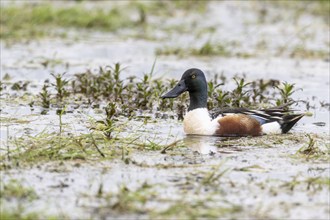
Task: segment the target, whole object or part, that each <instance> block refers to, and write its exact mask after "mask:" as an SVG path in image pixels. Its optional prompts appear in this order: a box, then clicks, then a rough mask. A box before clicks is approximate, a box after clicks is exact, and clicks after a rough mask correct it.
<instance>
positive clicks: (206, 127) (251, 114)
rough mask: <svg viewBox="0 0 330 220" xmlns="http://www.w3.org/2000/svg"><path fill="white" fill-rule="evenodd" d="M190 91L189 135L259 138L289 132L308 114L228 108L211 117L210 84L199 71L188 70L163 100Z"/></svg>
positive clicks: (187, 118) (186, 120) (270, 109)
mask: <svg viewBox="0 0 330 220" xmlns="http://www.w3.org/2000/svg"><path fill="white" fill-rule="evenodd" d="M186 91H188V92H189V97H190V105H189V108H188V113H187V114H186V115H185V117H184V121H183V124H184V131H185V133H186V134H197V135H217V136H259V135H263V134H280V133H287V132H288V131H289V130H290V129H291V128H292V127H293V125H294V124H296V123H297V122H298V121H299V120H300V119H301V118H302V117H303V116H304V114H291V115H289V114H288V111H287V110H285V109H284V108H283V106H282V107H276V108H269V109H261V110H249V109H245V108H237V109H224V110H222V111H218V112H216V113H214V114H210V113H209V111H208V109H207V82H206V78H205V75H204V73H203V72H202V71H201V70H199V69H188V70H187V71H185V72H184V74H183V75H182V77H181V80H180V81H179V83H178V84H177V85H176V86H175V87H174V88H173V89H172V90H171V91H169V92H168V93H166V94H164V95H163V96H162V98H175V97H178V96H179V95H180V94H182V93H184V92H186Z"/></svg>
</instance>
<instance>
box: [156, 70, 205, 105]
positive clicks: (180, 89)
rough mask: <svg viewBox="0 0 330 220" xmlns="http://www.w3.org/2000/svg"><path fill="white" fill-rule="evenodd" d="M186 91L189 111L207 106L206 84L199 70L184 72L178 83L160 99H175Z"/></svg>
mask: <svg viewBox="0 0 330 220" xmlns="http://www.w3.org/2000/svg"><path fill="white" fill-rule="evenodd" d="M186 91H188V92H189V96H190V106H189V109H188V110H189V111H190V110H193V109H196V108H206V106H207V82H206V78H205V75H204V73H203V71H201V70H200V69H195V68H193V69H188V70H187V71H185V72H184V73H183V75H182V77H181V79H180V81H179V83H178V84H177V85H176V86H175V87H174V88H173V89H172V90H171V91H169V92H168V93H166V94H165V95H163V96H162V98H175V97H178V96H179V95H180V94H182V93H184V92H186Z"/></svg>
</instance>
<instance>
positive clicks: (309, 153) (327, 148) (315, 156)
mask: <svg viewBox="0 0 330 220" xmlns="http://www.w3.org/2000/svg"><path fill="white" fill-rule="evenodd" d="M306 137H307V138H308V140H307V141H306V142H307V143H306V144H305V145H304V146H302V147H301V148H300V149H299V150H298V151H297V152H296V154H295V156H296V157H298V158H299V157H300V158H301V157H302V158H305V159H306V160H307V161H309V160H314V161H315V160H325V161H327V160H329V159H330V143H329V142H327V143H326V142H325V140H323V139H320V138H319V137H315V136H312V135H310V134H306Z"/></svg>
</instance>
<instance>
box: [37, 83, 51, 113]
mask: <svg viewBox="0 0 330 220" xmlns="http://www.w3.org/2000/svg"><path fill="white" fill-rule="evenodd" d="M48 88H49V82H48V80H46V81H45V82H44V85H43V87H42V89H41V92H39V97H40V98H41V106H42V107H43V108H49V106H50V98H51V97H50V94H49V92H48Z"/></svg>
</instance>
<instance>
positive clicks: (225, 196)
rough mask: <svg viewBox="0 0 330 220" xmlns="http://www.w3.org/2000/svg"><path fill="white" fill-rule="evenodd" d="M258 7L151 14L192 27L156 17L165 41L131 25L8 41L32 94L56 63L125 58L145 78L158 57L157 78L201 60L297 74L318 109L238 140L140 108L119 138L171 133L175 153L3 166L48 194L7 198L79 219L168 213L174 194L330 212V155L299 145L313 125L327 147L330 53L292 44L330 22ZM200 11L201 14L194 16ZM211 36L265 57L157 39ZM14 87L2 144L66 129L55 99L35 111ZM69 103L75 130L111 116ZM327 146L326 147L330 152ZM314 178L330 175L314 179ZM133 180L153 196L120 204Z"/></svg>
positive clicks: (309, 43) (204, 65) (312, 215)
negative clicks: (283, 127) (289, 124)
mask: <svg viewBox="0 0 330 220" xmlns="http://www.w3.org/2000/svg"><path fill="white" fill-rule="evenodd" d="M110 5H111V4H110ZM256 9H259V6H258V5H256V3H255V2H247V3H244V4H238V3H235V2H224V3H222V2H210V4H209V6H208V14H207V15H208V17H207V18H208V19H204V18H205V17H203V16H202V15H199V14H198V13H197V14H193V13H192V14H191V13H189V14H188V15H185V14H184V13H183V12H178V13H177V14H175V15H173V17H172V18H162V17H157V16H154V17H152V19H151V20H152V22H151V23H153V24H154V25H155V26H157V25H158V26H161V25H163V26H164V27H171V25H173V24H176V25H183V27H184V28H186V29H188V31H182V32H180V31H174V32H173V33H167V32H166V30H165V28H157V30H155V33H153V34H154V38H155V40H148V39H139V38H136V37H131V35H132V34H134V33H135V32H134V30H132V31H130V30H128V31H121V32H120V33H118V34H116V35H115V34H108V33H101V32H93V33H89V32H86V31H82V32H81V33H80V32H78V33H75V31H73V33H72V34H73V36H75V35H79V37H77V39H73V38H72V39H71V37H70V35H69V37H68V39H43V40H38V41H31V42H29V43H15V44H13V45H7V43H6V42H3V41H2V42H1V48H0V49H1V69H0V71H1V78H2V77H3V76H4V74H5V73H8V74H9V75H10V76H11V80H10V82H16V81H17V80H22V81H25V80H29V81H31V84H32V85H33V86H34V87H31V86H30V87H28V88H29V90H28V91H29V92H31V93H32V94H37V93H38V92H39V91H40V88H41V86H42V84H43V82H44V80H45V79H49V78H51V77H50V73H52V72H54V73H62V72H67V75H66V76H67V77H68V78H70V77H72V76H73V74H75V73H79V72H82V71H85V70H86V69H92V70H96V69H98V68H99V66H107V65H112V64H114V63H116V62H120V63H122V64H123V65H124V66H127V68H126V69H125V71H124V72H123V77H126V76H130V75H136V76H138V77H140V76H142V75H143V74H144V73H146V72H150V70H151V68H152V64H153V62H154V61H155V59H156V66H155V71H154V74H153V77H156V78H157V77H163V78H164V79H167V78H175V79H179V78H180V76H181V74H182V73H183V72H184V71H185V70H186V69H188V68H191V67H198V68H200V69H202V70H204V71H205V73H206V74H207V77H208V78H209V79H210V78H212V77H213V76H214V74H216V73H223V74H224V75H225V76H226V77H227V79H231V78H232V77H234V76H236V75H238V76H243V74H244V75H245V78H246V80H247V81H252V80H256V79H261V78H262V79H275V80H280V81H286V82H289V83H295V85H296V87H295V88H297V89H298V90H297V91H296V92H295V93H294V95H293V98H294V99H295V100H303V101H307V102H309V104H310V106H312V108H310V109H306V104H304V103H303V102H299V104H298V105H297V106H294V108H295V109H297V111H298V112H306V111H309V112H311V113H312V116H311V117H307V116H306V117H304V118H303V119H301V121H300V122H299V123H298V124H297V126H296V127H294V129H293V130H292V134H288V135H283V136H280V137H277V136H269V137H268V136H263V137H256V138H231V139H228V138H220V137H203V136H186V135H185V134H184V132H183V130H182V122H180V121H177V120H175V119H166V120H163V119H162V120H161V119H156V120H155V121H150V122H148V123H147V124H144V122H143V120H138V119H137V118H135V119H133V120H132V121H130V125H129V126H128V128H126V129H125V130H124V131H123V132H121V133H120V134H118V137H121V138H122V137H125V136H133V137H138V138H139V139H138V140H139V141H140V142H141V143H151V142H152V143H156V144H159V145H162V146H168V145H170V144H171V143H177V144H173V147H170V148H169V149H167V151H166V153H165V154H162V153H161V152H160V150H146V149H142V150H141V149H138V148H132V149H130V152H129V153H128V155H127V158H126V159H127V160H126V161H125V160H121V159H120V158H119V157H118V158H106V159H103V160H95V161H93V160H88V161H82V160H78V159H77V160H74V161H63V162H59V161H55V162H54V161H53V162H47V163H44V162H43V163H36V164H32V165H30V166H27V167H20V166H18V167H15V168H13V169H2V170H1V184H7V183H9V182H10V180H12V179H16V180H18V181H19V182H20V183H21V184H22V185H23V186H25V187H31V188H33V190H34V191H35V192H36V194H37V196H38V198H37V199H35V200H32V201H29V202H27V201H24V200H22V201H21V200H15V199H13V200H8V201H6V202H5V203H2V204H3V206H2V207H1V208H2V209H5V210H10V211H15V210H17V209H18V207H19V206H22V207H23V208H24V210H25V211H24V212H26V213H29V212H34V211H35V212H38V213H42V215H43V214H44V215H45V216H49V215H55V216H61V215H63V216H65V217H68V218H70V219H76V218H104V219H107V218H109V217H121V218H127V217H130V218H139V217H140V218H143V217H149V218H152V217H154V216H156V217H157V216H160V217H163V216H164V215H162V212H163V211H164V210H167V209H168V208H169V207H170V206H171V205H173V204H174V205H178V203H179V204H194V203H197V202H198V201H203V202H202V204H203V205H200V206H197V207H195V209H196V210H198V211H201V210H206V211H207V212H208V213H212V211H214V210H213V209H212V208H215V209H216V210H218V217H219V216H221V217H223V216H224V217H228V218H286V219H328V218H329V216H330V214H329V213H330V210H329V203H330V201H329V193H330V190H329V178H330V176H329V173H330V172H329V170H330V167H329V161H328V160H322V159H315V160H313V159H306V158H305V157H303V156H297V155H299V154H298V153H297V152H298V151H299V149H301V147H304V146H307V145H308V141H309V140H308V138H307V136H306V135H307V134H310V135H312V137H314V138H315V140H316V141H317V145H318V146H321V147H325V148H329V134H330V133H329V129H330V127H329V124H330V112H329V106H325V107H322V106H321V104H320V103H321V102H322V103H329V102H330V97H329V96H330V95H329V94H330V91H329V69H330V66H329V65H330V63H329V59H309V58H291V57H290V56H289V55H288V54H289V53H290V48H291V47H294V46H295V45H301V44H302V43H305V44H306V47H308V48H314V49H315V48H316V49H319V48H323V47H324V45H328V44H327V43H328V42H329V41H330V39H329V36H328V34H327V33H328V32H326V31H324V30H327V28H328V27H327V26H326V25H325V24H324V23H323V22H320V19H319V18H318V17H314V16H312V17H311V15H302V16H301V17H300V18H299V19H298V20H297V21H296V23H295V25H293V23H294V22H293V21H292V13H290V12H288V11H289V10H281V15H282V16H283V19H279V20H278V21H277V22H272V19H275V18H276V16H278V11H277V10H275V9H272V8H270V9H269V12H268V13H269V14H268V17H267V18H266V19H269V21H266V22H265V23H258V22H257V20H258V16H259V14H258V10H256ZM204 16H205V15H204ZM188 17H189V19H187V18H188ZM183 18H186V19H183ZM229 18H230V19H229ZM194 22H195V24H197V25H195V26H194V24H193V23H194ZM312 24H313V25H312ZM206 27H213V28H214V29H215V31H214V32H212V33H210V32H207V31H205V32H204V31H201V30H203V28H206ZM233 27H235V28H233ZM306 27H308V28H306ZM197 30H200V31H201V32H202V34H201V36H200V37H196V36H197V35H196V36H195V35H193V34H191V33H195V31H197ZM311 33H315V34H314V35H313V36H312V37H310V38H308V40H305V41H303V40H302V39H303V38H304V37H303V36H304V35H306V36H308V35H310V34H311ZM164 36H165V37H164ZM208 39H211V40H213V41H223V42H227V41H230V40H236V41H239V42H240V43H241V46H240V47H236V50H242V51H249V52H251V53H255V56H253V57H251V58H239V57H235V56H233V57H219V56H206V57H193V56H184V57H176V56H159V57H156V55H155V50H156V49H157V48H162V47H163V46H164V45H169V46H173V47H174V46H177V45H180V46H184V47H189V46H190V45H194V46H197V45H202V44H203V43H204V42H205V41H206V40H208ZM262 40H264V41H266V44H267V48H266V49H265V50H261V51H260V49H258V48H257V47H256V44H257V42H259V41H262ZM283 45H288V47H287V48H286V50H285V53H283V54H280V55H274V54H276V53H277V50H278V48H279V47H280V46H283ZM327 48H328V47H327ZM234 49H235V48H234ZM233 86H234V84H233V82H231V83H228V84H226V85H224V86H223V88H224V89H227V90H231V89H233ZM7 93H8V94H12V93H15V92H13V91H10V89H6V90H5V91H4V92H3V93H2V95H1V97H0V98H1V128H0V139H1V140H0V143H1V155H6V154H7V153H8V151H7V150H8V149H7V146H8V147H9V148H11V147H14V146H11V145H10V143H11V142H10V141H12V140H15V138H18V137H21V136H28V135H31V136H34V135H36V134H39V133H41V132H43V131H47V132H49V133H52V132H58V130H59V116H58V115H56V110H50V111H49V112H48V113H47V114H46V115H41V112H42V111H43V109H42V108H39V107H37V106H36V107H34V108H33V110H32V109H31V107H30V106H28V104H27V103H28V101H29V100H28V101H25V102H24V103H20V102H21V100H20V99H17V100H16V99H10V100H8V97H11V96H9V95H8V94H7ZM20 95H22V94H20ZM69 108H70V109H68V110H69V111H70V112H69V113H66V114H65V115H63V119H62V120H63V121H64V128H63V129H64V131H65V132H71V133H73V134H76V135H78V134H85V133H89V132H90V131H91V130H90V123H89V119H90V117H92V118H94V119H102V118H103V117H104V115H103V113H100V112H99V111H97V110H95V109H92V108H78V109H74V108H73V107H69ZM71 108H72V109H71ZM71 110H72V111H71ZM110 147H112V146H109V148H110ZM325 152H326V153H327V155H328V151H325ZM326 158H328V157H326ZM7 162H8V161H5V163H7ZM222 172H223V173H222ZM313 178H314V179H316V180H318V179H320V180H322V181H323V180H325V182H326V183H325V184H324V183H323V184H319V183H318V182H317V181H316V182H313V181H312V179H313ZM311 181H312V182H311ZM144 184H147V185H148V186H150V188H151V191H152V192H149V191H144V190H145V189H144V188H143V187H142V186H143V185H144ZM123 187H127V188H128V189H129V192H137V195H140V194H138V193H139V192H140V193H142V194H143V195H144V196H146V197H147V199H146V201H143V202H141V201H140V200H138V199H137V198H139V196H137V195H136V194H133V195H135V197H134V196H133V198H130V199H131V200H128V201H126V203H127V206H125V208H126V209H127V210H126V211H120V210H119V211H118V209H116V208H115V207H116V206H114V204H116V202H118V201H121V199H123V197H121V196H123V195H122V193H123V192H121V189H122V188H123ZM100 188H101V189H102V190H101V191H102V193H101V195H100ZM141 188H142V189H141ZM124 201H125V200H124ZM205 201H207V202H208V203H206V202H205ZM204 203H205V204H204ZM129 205H131V206H129ZM132 206H133V207H135V206H136V207H138V209H139V210H140V211H136V210H134V208H132ZM232 206H238V207H240V208H241V209H242V211H239V210H236V211H232V212H226V213H220V211H219V210H220V209H221V208H223V207H227V208H228V207H232ZM102 207H103V208H102ZM201 207H202V208H201ZM130 208H131V209H130ZM203 208H204V209H203ZM182 209H183V208H182ZM141 210H142V211H141ZM183 210H184V209H183ZM191 212H192V211H191ZM189 214H191V213H186V214H182V216H181V214H180V212H178V215H176V214H175V215H172V216H171V217H172V218H173V217H174V218H175V217H187V216H188V217H191V215H189ZM206 216H207V215H206ZM165 217H166V216H165ZM198 217H204V216H198ZM207 217H208V216H207Z"/></svg>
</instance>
